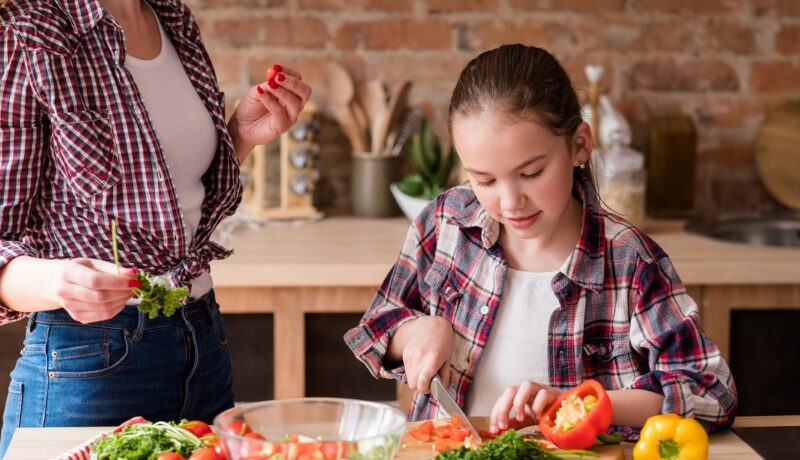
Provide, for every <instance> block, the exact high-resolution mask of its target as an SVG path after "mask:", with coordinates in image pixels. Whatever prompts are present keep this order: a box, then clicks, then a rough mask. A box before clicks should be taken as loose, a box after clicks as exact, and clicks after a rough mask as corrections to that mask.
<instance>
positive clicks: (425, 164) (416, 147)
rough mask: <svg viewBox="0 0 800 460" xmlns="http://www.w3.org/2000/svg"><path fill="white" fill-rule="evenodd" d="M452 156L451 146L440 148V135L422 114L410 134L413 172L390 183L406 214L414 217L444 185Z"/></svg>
mask: <svg viewBox="0 0 800 460" xmlns="http://www.w3.org/2000/svg"><path fill="white" fill-rule="evenodd" d="M455 156H456V155H455V150H454V149H453V147H452V146H451V147H450V148H449V149H447V151H444V150H443V149H442V145H441V143H440V142H439V138H438V137H437V136H436V134H434V133H433V132H432V131H431V129H430V126H429V125H428V122H427V120H426V119H425V118H422V120H420V126H419V131H417V132H416V133H414V136H413V137H412V138H411V149H410V152H409V157H410V160H411V167H412V169H413V171H414V174H411V175H409V176H406V177H404V178H403V179H402V180H401V181H400V182H397V183H394V184H391V186H390V188H391V190H392V195H394V199H395V200H396V201H397V204H398V205H399V206H400V209H402V210H403V214H405V215H406V217H408V218H409V219H411V220H414V219H415V218H416V217H417V215H419V213H420V212H421V211H422V209H423V208H424V207H425V205H427V204H428V202H429V201H430V200H432V199H434V198H436V196H437V195H439V194H440V193H442V192H443V191H444V190H445V189H446V188H447V183H448V179H449V178H450V171H451V170H452V169H453V164H454V162H455Z"/></svg>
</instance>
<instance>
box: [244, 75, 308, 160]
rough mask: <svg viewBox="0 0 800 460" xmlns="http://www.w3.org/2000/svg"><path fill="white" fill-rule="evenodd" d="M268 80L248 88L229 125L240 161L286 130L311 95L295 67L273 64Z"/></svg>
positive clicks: (294, 120) (295, 119)
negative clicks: (257, 147)
mask: <svg viewBox="0 0 800 460" xmlns="http://www.w3.org/2000/svg"><path fill="white" fill-rule="evenodd" d="M270 73H271V74H273V75H272V76H271V77H270V78H269V80H267V81H265V82H262V83H260V84H258V85H257V86H254V87H252V88H250V90H248V91H247V93H246V94H245V95H244V97H243V98H242V100H241V101H240V102H239V106H238V107H237V108H236V112H235V113H234V114H233V116H232V117H231V120H230V122H229V125H228V129H229V131H230V133H231V137H232V139H233V145H234V147H235V149H236V155H237V156H238V157H239V160H240V161H243V160H244V158H245V157H246V156H247V154H248V153H250V151H251V150H252V149H253V147H254V146H255V145H259V144H265V143H267V142H270V141H272V140H273V139H275V138H277V137H278V136H280V135H281V134H282V133H284V132H286V131H287V130H288V129H289V128H290V127H291V126H292V125H293V124H294V123H295V122H296V121H297V117H298V115H300V112H301V111H302V110H303V107H304V106H305V105H306V102H308V98H309V97H311V87H310V86H308V85H307V84H305V83H304V82H303V77H302V76H301V75H300V74H299V73H298V72H296V71H294V70H292V69H290V68H288V67H283V66H280V65H277V64H276V65H275V66H273V67H272V69H271V71H270Z"/></svg>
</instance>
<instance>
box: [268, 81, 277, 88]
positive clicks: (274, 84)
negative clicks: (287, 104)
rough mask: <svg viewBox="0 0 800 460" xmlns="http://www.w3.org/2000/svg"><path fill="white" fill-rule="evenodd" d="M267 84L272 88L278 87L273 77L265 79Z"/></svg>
mask: <svg viewBox="0 0 800 460" xmlns="http://www.w3.org/2000/svg"><path fill="white" fill-rule="evenodd" d="M267 84H268V85H269V87H270V88H272V89H278V84H277V83H275V78H270V79H269V80H267Z"/></svg>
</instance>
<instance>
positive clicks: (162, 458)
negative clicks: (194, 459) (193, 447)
mask: <svg viewBox="0 0 800 460" xmlns="http://www.w3.org/2000/svg"><path fill="white" fill-rule="evenodd" d="M156 460H186V459H185V458H183V455H181V454H176V453H175V452H167V453H165V454H161V455H159V456H158V458H157V459H156Z"/></svg>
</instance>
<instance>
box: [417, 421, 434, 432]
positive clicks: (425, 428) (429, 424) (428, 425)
mask: <svg viewBox="0 0 800 460" xmlns="http://www.w3.org/2000/svg"><path fill="white" fill-rule="evenodd" d="M418 430H419V431H421V432H423V433H426V434H431V433H433V420H425V421H424V422H422V424H421V425H420V426H419V428H418Z"/></svg>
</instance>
